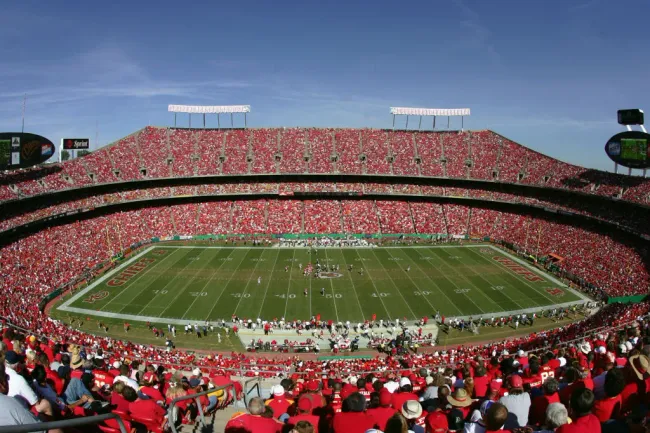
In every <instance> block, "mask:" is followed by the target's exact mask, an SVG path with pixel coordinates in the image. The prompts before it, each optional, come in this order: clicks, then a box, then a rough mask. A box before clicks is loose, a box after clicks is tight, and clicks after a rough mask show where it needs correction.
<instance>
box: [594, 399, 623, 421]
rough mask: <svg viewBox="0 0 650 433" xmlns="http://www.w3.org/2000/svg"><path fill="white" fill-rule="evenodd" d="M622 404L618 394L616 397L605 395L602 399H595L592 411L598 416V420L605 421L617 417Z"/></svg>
mask: <svg viewBox="0 0 650 433" xmlns="http://www.w3.org/2000/svg"><path fill="white" fill-rule="evenodd" d="M622 405H623V401H622V399H621V395H620V394H619V395H617V396H616V397H605V398H604V399H602V400H598V401H596V404H594V408H593V409H592V413H593V414H594V415H595V416H596V418H598V421H600V422H605V421H608V420H610V419H616V418H618V416H619V414H620V412H621V406H622Z"/></svg>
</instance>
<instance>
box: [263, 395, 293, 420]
mask: <svg viewBox="0 0 650 433" xmlns="http://www.w3.org/2000/svg"><path fill="white" fill-rule="evenodd" d="M264 404H265V405H266V406H269V407H270V408H271V409H273V418H280V416H281V415H282V414H285V413H287V412H288V411H289V407H291V406H292V405H293V400H289V399H286V398H284V397H273V398H270V399H268V400H266V401H265V402H264Z"/></svg>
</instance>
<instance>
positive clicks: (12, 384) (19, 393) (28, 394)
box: [5, 367, 38, 408]
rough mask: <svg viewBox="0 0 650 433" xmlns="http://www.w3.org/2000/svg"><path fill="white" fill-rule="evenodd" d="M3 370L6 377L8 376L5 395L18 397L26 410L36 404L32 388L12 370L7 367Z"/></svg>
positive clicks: (36, 399) (36, 398) (36, 400)
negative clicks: (7, 387) (7, 390)
mask: <svg viewBox="0 0 650 433" xmlns="http://www.w3.org/2000/svg"><path fill="white" fill-rule="evenodd" d="M5 370H6V372H7V376H9V392H8V393H7V395H8V396H9V397H18V398H19V399H20V400H21V401H22V403H23V404H24V406H25V407H28V408H29V407H31V406H34V405H35V404H36V403H38V397H37V396H36V393H35V392H34V390H33V389H32V387H31V386H29V384H28V383H27V381H26V380H25V378H24V377H22V376H21V375H20V374H18V373H16V371H15V370H14V369H12V368H9V367H7V368H6V369H5Z"/></svg>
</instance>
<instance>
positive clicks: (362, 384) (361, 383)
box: [357, 377, 366, 389]
mask: <svg viewBox="0 0 650 433" xmlns="http://www.w3.org/2000/svg"><path fill="white" fill-rule="evenodd" d="M357 388H359V389H365V388H366V379H364V378H363V377H362V378H361V379H357Z"/></svg>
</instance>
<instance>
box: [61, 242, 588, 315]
mask: <svg viewBox="0 0 650 433" xmlns="http://www.w3.org/2000/svg"><path fill="white" fill-rule="evenodd" d="M317 258H318V260H319V261H320V263H321V264H329V265H331V264H335V265H336V264H338V265H339V268H340V270H339V271H335V272H333V273H330V274H329V275H328V276H329V278H318V279H317V278H313V277H305V276H303V272H302V270H301V269H300V267H299V264H302V266H303V270H304V267H305V266H306V265H307V264H308V263H310V262H311V263H315V262H316V259H317ZM350 264H351V265H352V266H353V269H352V271H349V270H348V265H350ZM285 267H286V268H287V270H285ZM362 268H363V273H361V272H360V271H361V269H362ZM258 278H259V283H258ZM305 289H306V291H307V295H305V294H304V292H305ZM322 289H324V295H323V294H321V290H322ZM584 299H586V298H584V297H583V296H581V295H579V294H578V293H576V292H574V291H573V290H571V289H569V288H567V287H565V286H563V285H561V283H559V282H558V281H557V280H554V279H553V278H552V277H551V276H550V275H547V274H545V273H543V272H541V271H539V270H533V268H532V267H530V266H529V265H526V264H524V262H523V261H519V260H518V259H516V258H514V257H513V256H510V255H509V254H507V253H504V252H502V251H501V250H499V249H497V248H495V247H491V246H480V245H472V246H430V247H420V246H417V247H407V246H405V247H378V248H318V249H313V248H312V249H309V248H278V247H271V248H262V247H250V248H247V247H236V248H229V247H206V246H179V245H157V246H154V247H151V248H147V249H146V250H144V251H143V252H142V253H139V254H137V255H136V256H134V257H132V258H130V259H129V260H127V261H126V262H125V263H124V264H123V265H121V266H120V267H119V268H117V269H116V270H114V271H112V272H110V273H108V274H107V275H105V276H104V277H102V278H100V279H99V280H97V281H96V282H95V283H93V284H92V285H90V286H89V287H88V288H87V289H84V290H82V291H81V292H79V293H77V294H76V295H74V296H73V297H72V298H69V299H67V300H66V301H65V302H64V303H63V304H62V305H61V306H59V307H58V308H59V309H60V310H63V311H68V312H73V313H79V314H86V315H91V316H92V315H95V316H96V315H100V316H104V317H109V318H114V319H119V318H122V319H124V320H126V321H132V320H150V321H152V322H156V323H164V322H165V319H169V321H170V322H172V321H173V322H175V323H181V322H182V321H189V322H192V323H194V322H197V323H201V322H204V321H206V320H208V321H216V320H219V319H224V320H226V321H230V318H231V316H232V315H233V314H236V315H237V316H239V317H242V318H250V319H256V318H257V317H261V318H262V319H274V318H278V319H279V318H281V317H284V318H285V319H286V320H294V319H300V320H306V319H309V318H310V317H312V316H316V315H320V317H321V319H323V320H329V319H331V320H334V321H346V320H350V321H351V322H360V321H363V320H370V319H371V317H372V316H373V314H376V317H377V320H379V319H395V318H399V319H400V320H401V319H404V318H406V319H408V320H413V319H419V318H421V317H424V316H429V317H430V316H431V315H432V314H435V312H436V311H440V313H441V314H443V315H445V316H447V317H451V316H453V317H456V316H469V315H472V316H474V317H476V316H480V315H486V314H494V313H501V312H509V311H519V310H524V309H531V308H532V309H536V310H540V309H543V308H547V307H548V306H551V305H556V304H566V303H570V302H576V301H580V300H584Z"/></svg>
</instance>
